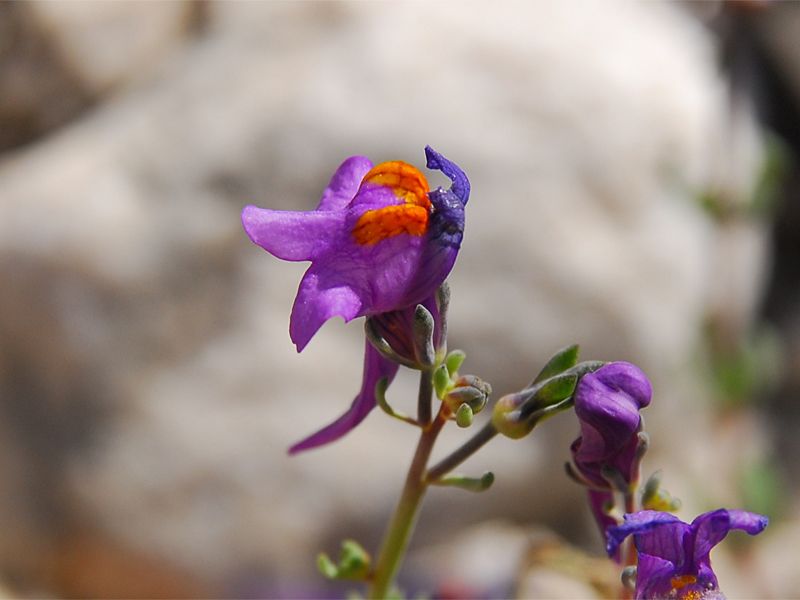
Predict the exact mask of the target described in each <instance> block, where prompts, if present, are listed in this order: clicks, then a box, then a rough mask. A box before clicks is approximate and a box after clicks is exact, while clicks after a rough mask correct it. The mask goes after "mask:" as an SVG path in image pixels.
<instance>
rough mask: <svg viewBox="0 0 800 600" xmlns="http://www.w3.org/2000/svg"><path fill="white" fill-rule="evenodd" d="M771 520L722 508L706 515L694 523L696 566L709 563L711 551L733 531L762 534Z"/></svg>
mask: <svg viewBox="0 0 800 600" xmlns="http://www.w3.org/2000/svg"><path fill="white" fill-rule="evenodd" d="M768 523H769V519H768V518H767V517H765V516H763V515H759V514H756V513H752V512H747V511H745V510H726V509H724V508H720V509H719V510H714V511H711V512H707V513H704V514H702V515H700V516H698V517H697V518H696V519H695V520H694V521H692V531H693V532H694V535H695V540H694V556H693V559H694V561H695V563H696V564H698V565H699V564H701V563H704V562H708V555H709V553H710V552H711V549H712V548H713V547H714V546H716V545H717V544H719V543H720V542H721V541H722V540H723V539H725V536H726V535H728V532H729V531H730V530H731V529H741V530H743V531H745V532H747V533H749V534H750V535H756V534H758V533H761V532H762V531H763V530H764V528H765V527H766V526H767V524H768Z"/></svg>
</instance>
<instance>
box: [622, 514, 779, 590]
mask: <svg viewBox="0 0 800 600" xmlns="http://www.w3.org/2000/svg"><path fill="white" fill-rule="evenodd" d="M768 522H769V520H768V519H767V517H764V516H762V515H758V514H755V513H751V512H747V511H743V510H725V509H724V508H721V509H719V510H714V511H711V512H707V513H705V514H702V515H700V516H699V517H697V518H696V519H695V520H694V521H692V523H691V525H690V524H688V523H684V522H683V521H681V520H680V519H678V518H677V517H676V516H674V515H671V514H669V513H665V512H660V511H655V510H643V511H641V512H637V513H632V514H627V515H625V522H624V523H623V524H622V525H619V526H616V527H611V528H610V529H609V531H608V544H607V546H606V549H607V550H608V553H609V555H611V554H615V553H616V552H617V550H618V548H619V546H620V544H622V542H623V540H625V538H626V537H628V536H629V535H633V539H634V543H635V544H636V549H637V551H638V553H639V564H638V567H637V569H636V599H637V600H640V599H645V598H648V599H650V598H669V599H678V600H702V599H703V598H707V599H711V598H715V599H716V598H724V596H723V595H722V593H721V592H720V591H719V584H718V582H717V577H716V576H715V575H714V571H712V570H711V561H710V558H709V554H710V552H711V549H712V548H713V547H714V546H716V545H717V544H719V543H720V542H721V541H722V540H723V539H724V538H725V536H726V535H728V532H729V531H730V530H731V529H741V530H743V531H746V532H747V533H749V534H750V535H755V534H757V533H761V531H763V530H764V528H765V527H766V526H767V523H768Z"/></svg>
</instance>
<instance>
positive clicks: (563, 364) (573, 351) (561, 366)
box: [531, 344, 580, 385]
mask: <svg viewBox="0 0 800 600" xmlns="http://www.w3.org/2000/svg"><path fill="white" fill-rule="evenodd" d="M579 352H580V346H578V344H572V345H571V346H567V347H566V348H562V349H561V350H559V351H558V352H556V353H555V354H554V355H553V357H552V358H551V359H550V360H549V361H547V364H546V365H545V366H544V367H543V368H542V370H541V371H539V374H538V375H537V376H536V379H534V380H533V383H531V385H533V384H534V383H539V382H540V381H544V380H545V379H547V378H549V377H552V376H553V375H558V374H559V373H563V372H564V371H566V370H567V369H569V368H571V367H574V366H575V363H577V362H578V353H579Z"/></svg>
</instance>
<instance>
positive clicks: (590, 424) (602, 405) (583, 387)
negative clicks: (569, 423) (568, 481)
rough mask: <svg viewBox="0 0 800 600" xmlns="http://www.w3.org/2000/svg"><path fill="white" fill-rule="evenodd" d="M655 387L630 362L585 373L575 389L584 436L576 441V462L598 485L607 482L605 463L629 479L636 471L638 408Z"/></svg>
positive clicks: (576, 407)
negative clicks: (604, 477)
mask: <svg viewBox="0 0 800 600" xmlns="http://www.w3.org/2000/svg"><path fill="white" fill-rule="evenodd" d="M651 394H652V388H651V386H650V382H649V381H648V380H647V377H646V376H645V374H644V373H642V371H641V370H640V369H639V368H638V367H636V366H635V365H632V364H630V363H625V362H615V363H610V364H608V365H606V366H604V367H602V368H600V369H598V370H597V371H595V372H594V373H589V374H587V375H584V376H583V377H582V378H581V380H580V382H579V383H578V388H577V390H576V391H575V414H576V415H577V416H578V419H579V420H580V424H581V437H580V438H579V440H578V442H576V443H575V444H573V455H574V460H575V464H576V465H577V466H578V467H579V468H580V469H581V472H582V473H583V474H584V476H586V477H587V478H589V479H590V480H591V481H592V482H593V483H595V484H597V485H601V486H602V485H605V482H604V480H603V478H602V477H601V469H602V467H603V466H610V467H614V468H615V469H617V470H618V471H619V472H620V474H621V475H622V476H623V477H624V478H625V480H626V481H630V480H631V479H632V478H633V477H634V476H635V475H636V473H635V472H634V470H635V466H636V445H637V439H636V435H635V434H636V432H637V430H638V428H639V424H640V422H641V417H640V416H639V410H640V409H641V408H643V407H645V406H647V405H648V404H649V403H650V397H651Z"/></svg>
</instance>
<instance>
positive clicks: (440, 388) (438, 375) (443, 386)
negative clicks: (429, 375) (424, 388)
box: [433, 365, 453, 400]
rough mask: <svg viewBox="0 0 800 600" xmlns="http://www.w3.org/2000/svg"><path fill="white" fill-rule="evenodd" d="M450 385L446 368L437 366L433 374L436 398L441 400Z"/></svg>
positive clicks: (451, 383)
mask: <svg viewBox="0 0 800 600" xmlns="http://www.w3.org/2000/svg"><path fill="white" fill-rule="evenodd" d="M452 385H453V382H452V381H451V380H450V375H449V373H448V372H447V366H445V365H439V367H438V368H437V369H436V370H435V371H434V372H433V389H434V390H435V391H436V397H437V398H439V400H442V399H443V398H444V396H445V394H447V391H448V390H449V389H450V387H451V386H452Z"/></svg>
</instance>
